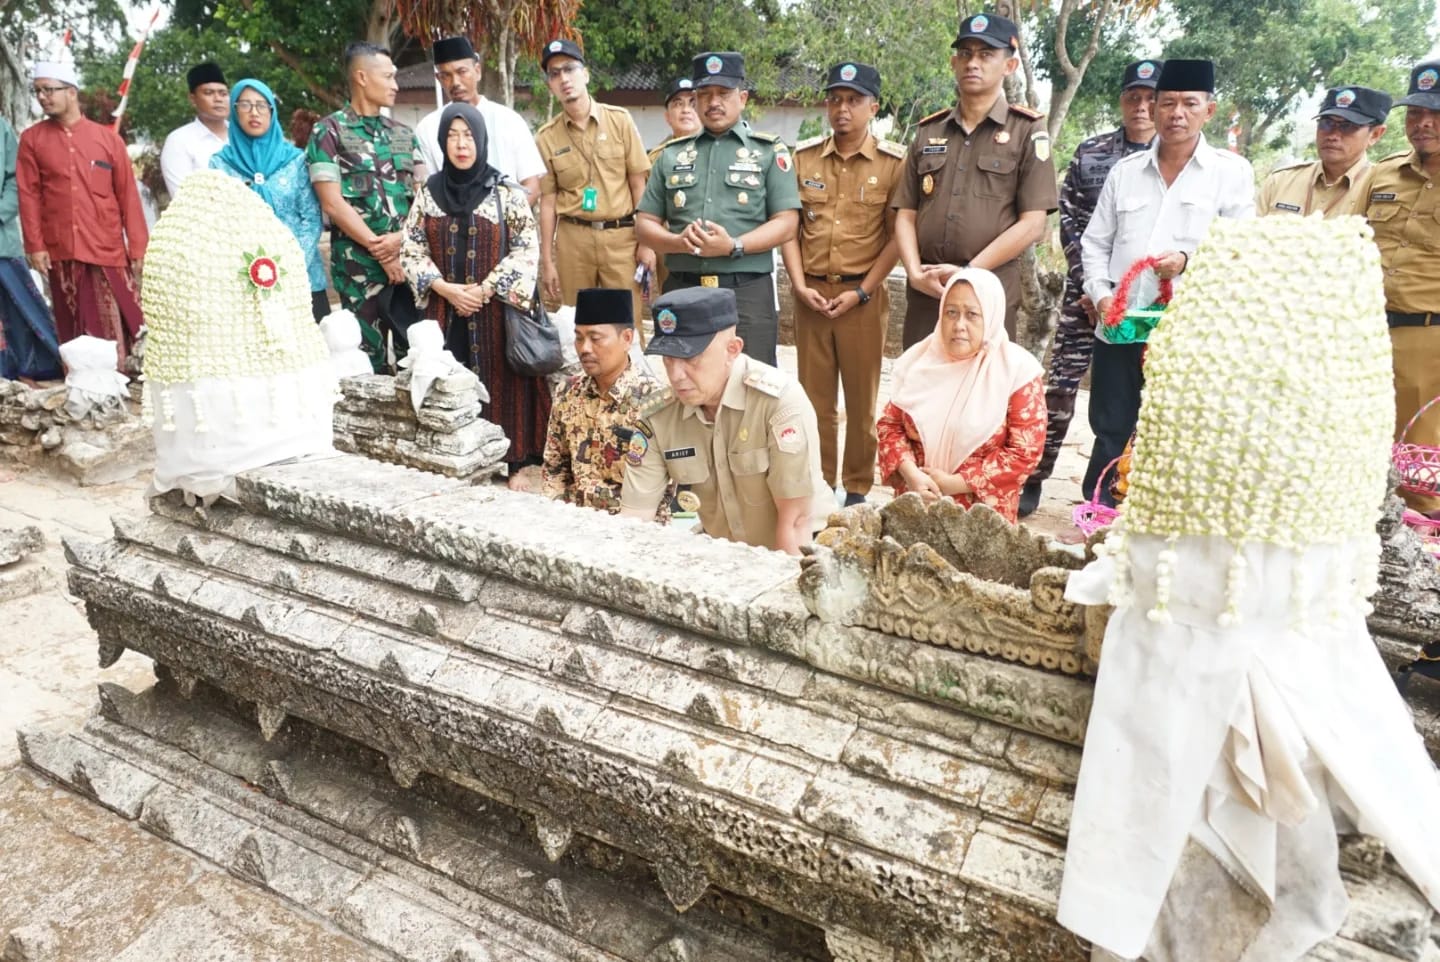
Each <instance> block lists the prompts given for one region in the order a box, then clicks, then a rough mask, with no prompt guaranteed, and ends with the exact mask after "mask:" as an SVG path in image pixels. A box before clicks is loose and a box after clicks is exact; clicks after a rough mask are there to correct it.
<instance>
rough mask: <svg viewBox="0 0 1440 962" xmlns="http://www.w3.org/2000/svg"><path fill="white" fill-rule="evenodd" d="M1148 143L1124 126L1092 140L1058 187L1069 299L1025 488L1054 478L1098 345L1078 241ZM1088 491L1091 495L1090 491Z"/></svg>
mask: <svg viewBox="0 0 1440 962" xmlns="http://www.w3.org/2000/svg"><path fill="white" fill-rule="evenodd" d="M1145 147H1146V145H1145V144H1134V143H1130V142H1129V141H1127V140H1126V139H1125V128H1123V127H1122V128H1120V129H1119V130H1113V131H1111V132H1110V133H1108V134H1100V135H1099V136H1097V137H1091V138H1090V139H1089V140H1087V141H1085V142H1083V143H1082V144H1081V145H1080V146H1079V147H1076V148H1075V156H1074V158H1073V159H1072V160H1071V161H1070V166H1069V168H1068V169H1067V170H1066V171H1065V180H1064V181H1063V182H1062V183H1061V185H1060V240H1061V242H1062V243H1063V244H1064V246H1065V260H1066V263H1068V264H1069V266H1070V271H1069V275H1068V276H1067V277H1066V279H1065V299H1064V302H1063V303H1062V305H1061V308H1060V323H1059V325H1058V326H1057V327H1056V328H1055V341H1054V343H1053V344H1052V345H1051V346H1050V370H1049V371H1048V373H1047V374H1046V377H1045V407H1046V409H1047V410H1048V411H1049V420H1048V422H1047V425H1046V429H1045V453H1044V454H1043V455H1041V457H1040V464H1039V466H1038V467H1036V469H1035V473H1033V474H1031V475H1030V480H1029V481H1028V482H1027V484H1039V483H1040V482H1041V481H1044V480H1045V479H1046V478H1048V477H1050V472H1051V471H1053V470H1054V469H1055V459H1056V458H1057V457H1059V456H1060V445H1062V444H1064V443H1065V434H1066V432H1068V431H1069V430H1070V420H1071V418H1073V417H1074V416H1075V395H1076V394H1077V393H1078V392H1079V390H1080V381H1081V379H1082V378H1084V377H1085V371H1086V369H1088V368H1089V367H1090V354H1091V351H1092V350H1093V348H1094V344H1095V327H1094V325H1093V324H1091V323H1090V318H1089V316H1088V315H1086V313H1085V309H1084V308H1082V307H1081V306H1080V296H1081V295H1082V294H1083V293H1085V291H1084V288H1083V286H1082V285H1083V283H1084V280H1085V278H1084V276H1083V274H1082V272H1081V270H1080V237H1081V235H1082V234H1084V233H1085V228H1086V226H1087V225H1088V224H1089V223H1090V215H1091V214H1092V213H1094V211H1095V202H1096V201H1097V200H1098V199H1099V198H1100V188H1101V187H1104V186H1105V178H1106V176H1108V175H1109V173H1110V168H1111V167H1114V166H1115V163H1116V161H1118V160H1119V159H1120V158H1121V157H1124V156H1125V155H1126V154H1132V153H1135V152H1136V151H1138V150H1144V149H1145ZM1087 493H1088V492H1087Z"/></svg>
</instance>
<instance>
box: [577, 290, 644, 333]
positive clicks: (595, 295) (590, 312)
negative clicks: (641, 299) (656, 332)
mask: <svg viewBox="0 0 1440 962" xmlns="http://www.w3.org/2000/svg"><path fill="white" fill-rule="evenodd" d="M587 324H618V325H620V326H621V327H634V326H635V302H634V300H633V298H631V296H630V292H629V291H621V290H615V289H613V288H609V287H586V288H583V289H582V290H579V291H576V292H575V326H576V327H584V326H585V325H587Z"/></svg>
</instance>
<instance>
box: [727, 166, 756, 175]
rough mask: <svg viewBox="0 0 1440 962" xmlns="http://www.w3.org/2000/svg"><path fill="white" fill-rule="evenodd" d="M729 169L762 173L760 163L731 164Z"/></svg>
mask: <svg viewBox="0 0 1440 962" xmlns="http://www.w3.org/2000/svg"><path fill="white" fill-rule="evenodd" d="M729 169H730V170H734V171H739V172H740V173H742V174H758V173H760V165H759V164H731V165H730V167H729Z"/></svg>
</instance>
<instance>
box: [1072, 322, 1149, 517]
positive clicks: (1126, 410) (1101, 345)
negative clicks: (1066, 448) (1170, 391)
mask: <svg viewBox="0 0 1440 962" xmlns="http://www.w3.org/2000/svg"><path fill="white" fill-rule="evenodd" d="M1144 355H1145V345H1144V344H1106V343H1105V342H1104V341H1102V340H1100V339H1099V338H1096V339H1095V347H1094V355H1093V359H1092V361H1091V368H1090V429H1091V430H1092V431H1094V432H1095V446H1094V447H1093V448H1091V449H1090V464H1089V465H1088V466H1087V467H1086V469H1085V481H1084V495H1085V497H1086V498H1090V497H1092V496H1093V495H1094V493H1095V485H1096V483H1097V482H1098V481H1099V479H1100V473H1101V472H1102V471H1104V470H1105V466H1106V465H1108V464H1109V463H1110V462H1111V461H1113V460H1115V459H1116V458H1118V457H1119V456H1120V455H1121V454H1122V453H1124V451H1125V444H1126V442H1128V441H1129V440H1130V435H1132V434H1134V433H1135V422H1136V421H1138V420H1139V418H1140V391H1141V389H1142V388H1144V386H1145V375H1144V373H1143V371H1142V370H1141V367H1140V364H1141V361H1142V359H1143V358H1144ZM1112 480H1114V472H1113V471H1112V472H1111V474H1110V475H1107V476H1106V478H1105V482H1106V483H1105V487H1104V489H1103V490H1102V491H1101V492H1100V501H1101V503H1103V504H1108V505H1114V503H1115V499H1114V498H1113V497H1111V495H1110V488H1109V482H1110V481H1112Z"/></svg>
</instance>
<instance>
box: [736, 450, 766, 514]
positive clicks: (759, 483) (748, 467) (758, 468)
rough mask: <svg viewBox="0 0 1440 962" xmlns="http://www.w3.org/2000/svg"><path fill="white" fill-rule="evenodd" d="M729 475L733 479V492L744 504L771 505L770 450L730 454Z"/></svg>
mask: <svg viewBox="0 0 1440 962" xmlns="http://www.w3.org/2000/svg"><path fill="white" fill-rule="evenodd" d="M730 473H731V474H732V475H733V476H734V478H735V492H736V493H737V494H739V495H740V500H741V501H744V502H745V503H746V504H753V505H761V504H770V503H773V502H774V500H775V498H774V496H773V495H771V494H770V483H769V474H770V450H769V448H752V449H750V450H747V451H731V452H730Z"/></svg>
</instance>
